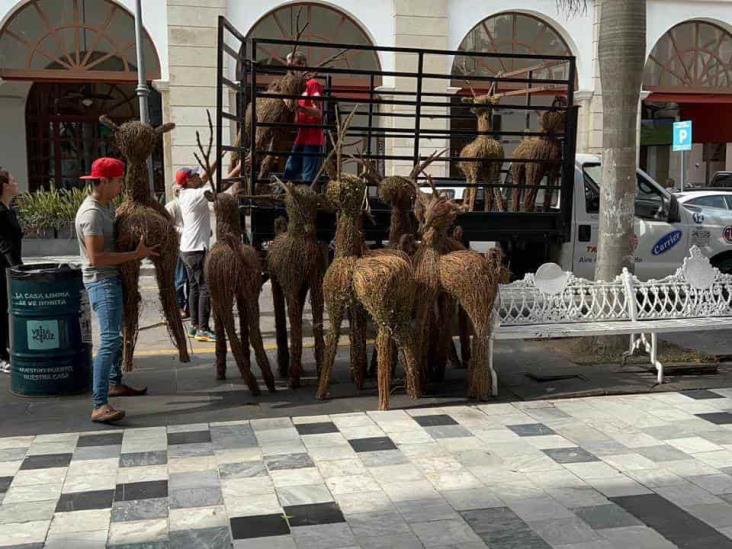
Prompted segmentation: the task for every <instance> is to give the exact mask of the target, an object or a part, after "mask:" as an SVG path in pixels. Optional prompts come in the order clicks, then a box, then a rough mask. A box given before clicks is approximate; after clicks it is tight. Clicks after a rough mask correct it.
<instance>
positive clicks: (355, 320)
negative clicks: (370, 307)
mask: <svg viewBox="0 0 732 549" xmlns="http://www.w3.org/2000/svg"><path fill="white" fill-rule="evenodd" d="M367 323H368V317H367V316H366V311H365V310H364V309H363V307H362V306H361V304H358V303H357V304H355V305H354V306H353V307H351V309H350V310H349V326H350V339H351V375H352V376H353V380H354V381H355V382H356V388H357V389H358V390H359V391H360V390H361V389H363V382H364V379H365V378H366V328H367Z"/></svg>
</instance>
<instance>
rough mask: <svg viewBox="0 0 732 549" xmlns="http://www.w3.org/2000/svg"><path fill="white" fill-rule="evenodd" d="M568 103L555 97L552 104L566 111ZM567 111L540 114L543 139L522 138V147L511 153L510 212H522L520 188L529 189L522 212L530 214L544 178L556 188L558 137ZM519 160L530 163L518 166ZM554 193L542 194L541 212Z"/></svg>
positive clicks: (548, 191)
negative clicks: (512, 161) (511, 186)
mask: <svg viewBox="0 0 732 549" xmlns="http://www.w3.org/2000/svg"><path fill="white" fill-rule="evenodd" d="M566 106H567V99H566V98H565V97H563V96H556V97H555V98H554V101H553V102H552V107H560V108H561V107H566ZM565 118H566V111H565V110H564V109H562V110H556V111H545V112H543V113H542V114H541V117H540V119H539V124H540V125H541V130H542V131H543V132H544V135H543V136H541V137H524V138H523V139H522V140H521V143H520V144H519V146H518V147H516V150H515V151H514V153H513V156H514V158H515V159H516V160H515V161H514V163H513V166H511V179H512V183H513V185H516V187H515V188H514V189H513V193H512V199H511V210H512V211H514V212H518V211H522V210H521V195H522V194H523V192H524V189H523V188H522V186H523V185H527V186H531V187H532V188H531V189H529V190H527V191H526V201H525V202H524V208H523V211H526V212H533V211H534V208H535V206H536V195H537V193H538V192H539V189H538V188H537V187H538V185H539V184H540V183H541V180H542V179H544V176H547V184H548V185H556V183H557V180H558V179H559V168H560V166H561V160H562V143H561V141H560V140H559V136H560V134H562V133H563V132H564V121H565ZM520 160H530V161H533V162H521V161H520ZM553 194H554V191H553V189H546V190H545V191H544V211H547V210H548V209H549V208H550V207H551V204H552V195H553Z"/></svg>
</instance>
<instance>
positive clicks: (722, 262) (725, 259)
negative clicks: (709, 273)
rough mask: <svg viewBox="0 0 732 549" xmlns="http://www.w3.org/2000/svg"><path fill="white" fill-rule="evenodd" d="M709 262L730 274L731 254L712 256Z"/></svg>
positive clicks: (731, 266)
mask: <svg viewBox="0 0 732 549" xmlns="http://www.w3.org/2000/svg"><path fill="white" fill-rule="evenodd" d="M711 263H712V266H714V267H716V268H717V269H719V270H720V271H722V272H723V273H724V274H732V254H723V255H721V256H717V257H713V258H712V260H711Z"/></svg>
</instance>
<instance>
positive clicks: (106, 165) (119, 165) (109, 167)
mask: <svg viewBox="0 0 732 549" xmlns="http://www.w3.org/2000/svg"><path fill="white" fill-rule="evenodd" d="M124 175H125V163H124V162H122V161H121V160H118V159H116V158H110V157H108V156H103V157H102V158H97V159H96V160H95V161H94V162H92V165H91V173H90V174H89V175H82V176H81V177H80V178H79V179H101V178H102V177H105V178H107V179H112V178H113V177H122V176H124Z"/></svg>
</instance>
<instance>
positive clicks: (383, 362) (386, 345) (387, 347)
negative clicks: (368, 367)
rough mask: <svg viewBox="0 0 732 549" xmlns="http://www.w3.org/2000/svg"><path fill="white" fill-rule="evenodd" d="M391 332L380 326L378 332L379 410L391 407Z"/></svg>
mask: <svg viewBox="0 0 732 549" xmlns="http://www.w3.org/2000/svg"><path fill="white" fill-rule="evenodd" d="M391 343H392V342H391V337H389V332H387V331H386V329H385V328H383V327H381V326H379V331H378V333H377V334H376V349H377V350H378V354H379V366H378V386H379V410H388V409H389V392H390V391H391V363H392V358H393V356H392V345H391Z"/></svg>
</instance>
